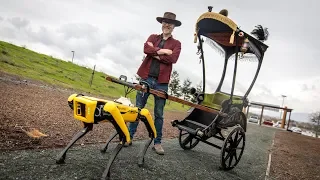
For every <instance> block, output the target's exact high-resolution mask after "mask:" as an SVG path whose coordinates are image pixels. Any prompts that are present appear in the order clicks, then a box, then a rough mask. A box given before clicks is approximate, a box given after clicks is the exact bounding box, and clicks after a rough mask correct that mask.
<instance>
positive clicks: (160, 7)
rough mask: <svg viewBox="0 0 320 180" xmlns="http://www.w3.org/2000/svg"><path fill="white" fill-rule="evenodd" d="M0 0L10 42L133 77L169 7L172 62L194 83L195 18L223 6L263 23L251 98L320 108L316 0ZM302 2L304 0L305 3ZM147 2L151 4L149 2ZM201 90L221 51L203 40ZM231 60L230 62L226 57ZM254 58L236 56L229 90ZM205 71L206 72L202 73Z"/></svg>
mask: <svg viewBox="0 0 320 180" xmlns="http://www.w3.org/2000/svg"><path fill="white" fill-rule="evenodd" d="M199 2H201V3H197V1H195V0H193V1H191V0H184V1H176V0H163V1H152V0H135V1H129V0H108V1H103V0H91V1H89V0H69V1H63V0H55V1H45V0H29V1H21V0H20V1H19V0H10V1H8V0H0V4H1V6H0V39H1V40H3V41H7V42H11V43H14V44H16V45H26V46H27V48H29V49H32V50H35V51H37V52H41V53H44V54H48V55H52V56H54V57H57V58H62V59H64V60H68V61H70V60H71V57H72V53H71V51H72V50H74V51H75V58H74V62H75V63H76V64H80V65H85V66H88V67H91V68H93V66H94V65H95V64H96V68H97V70H99V71H103V72H105V73H107V74H111V75H114V76H119V75H120V74H125V75H127V76H128V77H133V76H134V74H135V73H136V70H137V68H138V67H139V65H140V63H141V59H142V57H143V43H144V42H145V41H146V39H147V37H148V36H149V35H150V34H151V33H161V25H160V24H159V23H158V22H157V21H156V17H157V16H162V15H163V13H164V12H165V11H171V12H174V13H176V14H177V19H179V20H180V21H181V22H182V26H181V27H178V28H176V29H175V30H174V37H175V38H177V39H179V40H180V41H181V43H182V51H181V55H180V58H179V61H178V63H177V64H175V65H174V69H176V70H177V71H178V72H179V74H180V77H181V79H182V80H183V79H185V78H187V77H188V78H190V79H191V81H192V82H193V83H194V84H197V83H199V82H200V81H201V80H202V79H201V78H202V69H201V67H202V64H199V58H198V55H196V52H197V48H196V47H197V44H194V43H193V34H194V27H195V23H196V20H197V18H198V17H199V16H200V15H201V14H202V13H204V12H206V11H207V6H208V5H212V6H213V11H220V10H221V9H222V8H226V9H228V10H229V17H230V18H231V19H233V20H234V21H235V22H236V23H237V24H238V26H240V28H241V29H243V30H245V31H247V32H250V31H251V30H252V29H253V28H254V26H255V25H257V24H261V25H262V26H265V27H268V29H269V33H270V37H269V39H268V41H266V42H265V43H266V44H267V45H268V46H269V49H268V50H267V52H266V55H265V58H264V62H263V66H262V69H261V72H260V75H259V77H258V79H257V82H256V84H255V86H254V88H253V90H252V91H251V94H250V96H249V99H250V100H251V101H258V102H265V103H270V104H275V105H281V104H282V97H281V95H282V94H284V95H286V96H287V98H286V99H285V105H287V106H288V107H290V108H293V109H294V112H310V111H314V110H320V100H319V99H320V95H319V93H318V92H319V91H320V71H319V67H320V61H319V60H318V59H317V58H316V57H319V55H320V53H319V50H316V49H317V48H318V47H317V45H319V44H318V42H319V36H318V32H319V31H320V28H319V27H320V25H318V24H317V19H316V18H317V17H320V13H319V12H318V10H317V9H316V8H317V7H319V3H317V1H316V0H309V1H296V2H293V1H289V0H280V1H279V0H277V1H275V0H269V1H265V2H263V1H262V2H258V1H254V0H246V1H237V0H233V1H230V0H229V1H227V0H217V1H209V0H201V1H199ZM307 2H308V3H307ZM153 3H154V4H153ZM204 48H205V58H206V59H205V60H206V65H207V71H206V72H207V73H206V76H207V78H208V79H207V80H208V82H207V91H209V92H210V91H211V92H212V91H214V90H215V88H216V85H217V83H218V82H219V80H220V76H221V72H222V64H223V59H222V58H221V56H219V54H218V53H216V52H215V51H214V50H213V49H212V48H211V47H210V46H208V45H205V47H204ZM230 65H231V66H230V67H231V68H232V62H231V64H230ZM256 66H257V63H253V62H239V70H238V75H237V83H236V92H240V93H241V92H243V90H246V88H248V87H249V85H250V83H251V80H252V78H253V75H254V72H255V68H256ZM232 71H233V70H232V69H228V73H229V74H230V76H227V79H226V84H225V85H224V87H223V90H226V91H227V92H228V91H229V89H228V87H230V82H231V80H232V79H231V77H232V76H231V75H232V74H231V73H232ZM209 78H210V79H209Z"/></svg>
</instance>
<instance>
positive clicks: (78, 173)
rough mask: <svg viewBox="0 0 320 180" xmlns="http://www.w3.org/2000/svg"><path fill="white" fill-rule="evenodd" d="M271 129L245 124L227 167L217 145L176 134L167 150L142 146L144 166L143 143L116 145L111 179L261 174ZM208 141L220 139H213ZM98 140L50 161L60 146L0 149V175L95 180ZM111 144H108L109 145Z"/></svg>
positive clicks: (103, 159) (100, 158)
mask: <svg viewBox="0 0 320 180" xmlns="http://www.w3.org/2000/svg"><path fill="white" fill-rule="evenodd" d="M275 131H276V130H275V129H273V128H267V127H259V126H256V125H251V124H250V125H249V126H248V131H247V133H246V138H247V140H246V148H245V151H244V154H243V156H242V159H241V160H240V162H239V164H238V165H237V167H236V168H235V169H233V170H231V171H228V172H224V171H221V170H219V163H220V150H219V149H216V148H213V147H211V146H209V145H207V144H204V143H199V144H198V146H197V147H196V148H194V149H193V150H191V151H184V150H182V149H181V148H180V146H179V144H178V140H177V139H169V140H165V141H164V149H165V150H166V155H164V156H159V155H157V154H155V153H154V152H153V151H152V150H151V148H149V150H148V151H147V154H146V161H145V167H144V168H139V167H138V166H137V159H136V156H137V152H138V151H139V149H140V147H141V145H142V142H134V145H133V146H131V147H128V148H125V149H123V150H121V152H120V153H119V155H118V157H117V159H116V160H115V162H114V164H113V167H112V168H111V176H112V177H113V178H112V179H139V180H143V179H223V180H226V179H228V180H229V179H255V180H259V179H264V178H265V173H266V169H267V164H268V154H269V152H268V151H269V149H270V148H271V144H272V140H273V136H274V132H275ZM212 142H215V143H217V144H221V143H220V142H221V141H218V140H215V139H213V141H212ZM101 146H102V145H101V144H100V145H86V146H79V147H73V148H71V149H70V150H69V153H68V154H67V158H66V164H63V165H57V164H55V160H54V158H55V157H56V155H57V154H58V153H59V151H60V150H61V149H48V150H38V151H34V150H33V151H28V150H27V151H25V150H24V151H15V152H10V153H8V152H2V153H1V154H0V175H1V176H0V179H6V180H7V179H55V180H58V179H100V177H101V175H102V173H103V171H104V168H105V167H106V165H107V161H108V157H109V156H108V155H110V152H111V149H109V150H108V151H107V153H105V154H101V153H100V151H99V149H100V148H101ZM114 147H115V144H112V145H111V146H110V148H114Z"/></svg>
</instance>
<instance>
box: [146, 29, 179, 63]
mask: <svg viewBox="0 0 320 180" xmlns="http://www.w3.org/2000/svg"><path fill="white" fill-rule="evenodd" d="M156 36H157V35H151V36H149V38H148V40H147V41H146V42H145V43H144V53H145V54H147V55H150V56H152V57H154V58H156V59H158V60H159V61H160V62H162V63H165V64H170V63H171V64H173V63H176V62H177V60H178V58H179V55H180V51H181V43H180V42H179V41H176V43H175V45H174V48H173V50H171V49H161V48H159V47H154V45H153V42H155V37H156Z"/></svg>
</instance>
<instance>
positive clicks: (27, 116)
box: [0, 72, 320, 180]
mask: <svg viewBox="0 0 320 180" xmlns="http://www.w3.org/2000/svg"><path fill="white" fill-rule="evenodd" d="M72 93H75V92H73V91H71V90H66V89H60V88H58V87H51V86H48V85H45V84H41V83H39V82H36V81H32V80H28V79H25V78H19V77H17V76H11V75H10V76H9V75H7V74H5V73H1V72H0V94H1V96H0V102H1V103H0V151H11V150H21V149H42V148H53V147H64V146H66V144H67V143H68V142H69V141H70V140H71V139H72V137H73V135H74V134H75V133H77V132H78V131H80V130H81V126H80V122H79V121H77V120H75V119H74V118H73V114H72V110H71V109H70V108H69V106H68V104H67V98H68V97H69V95H70V94H72ZM78 93H79V92H78ZM85 94H86V93H85ZM87 95H90V94H87ZM100 98H104V97H100ZM185 115H186V114H185V113H181V112H169V111H166V112H165V115H164V117H165V121H164V128H163V129H164V132H163V136H164V138H175V137H177V135H178V131H177V129H176V128H173V127H172V126H171V124H170V121H171V120H174V119H181V118H183V117H184V116H185ZM32 128H35V129H37V130H39V131H40V132H42V133H44V134H46V135H47V137H42V138H40V139H34V138H30V137H29V136H28V135H27V134H26V133H25V131H28V130H30V129H32ZM113 132H114V128H113V126H112V125H111V124H110V123H102V124H98V125H95V126H94V128H93V131H92V132H90V133H88V134H87V135H86V136H84V137H83V138H82V139H80V140H79V141H78V142H77V144H94V143H101V142H105V141H106V140H107V138H108V137H109V136H110V135H111V133H113ZM145 138H147V131H146V129H145V127H144V125H143V124H142V123H141V124H140V125H139V127H138V131H137V134H136V136H135V139H134V140H137V139H145ZM262 140H263V136H262V137H259V140H255V141H252V142H251V143H253V144H254V142H260V141H262ZM249 148H253V149H255V151H253V150H252V151H250V152H256V151H257V149H260V148H264V149H265V148H267V147H261V145H259V144H257V145H256V146H255V145H252V147H251V146H250V147H249ZM319 152H320V139H316V138H311V137H307V136H302V135H299V134H295V133H290V132H286V131H278V132H276V134H275V137H274V146H273V147H272V156H271V157H272V158H271V166H270V179H286V180H289V179H299V180H300V179H320V173H319V172H320V153H319ZM251 155H253V156H254V157H255V158H257V157H258V156H259V155H261V154H256V155H255V154H251ZM262 157H264V156H262ZM256 161H258V160H257V159H256Z"/></svg>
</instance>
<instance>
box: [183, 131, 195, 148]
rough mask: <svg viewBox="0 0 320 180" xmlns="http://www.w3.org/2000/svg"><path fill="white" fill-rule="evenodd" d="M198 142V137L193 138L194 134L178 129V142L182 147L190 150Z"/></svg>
mask: <svg viewBox="0 0 320 180" xmlns="http://www.w3.org/2000/svg"><path fill="white" fill-rule="evenodd" d="M198 143H199V139H196V138H194V136H193V135H192V134H190V133H188V132H186V131H183V130H180V134H179V144H180V146H181V148H182V149H185V150H190V149H192V148H194V147H196V145H197V144H198Z"/></svg>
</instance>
